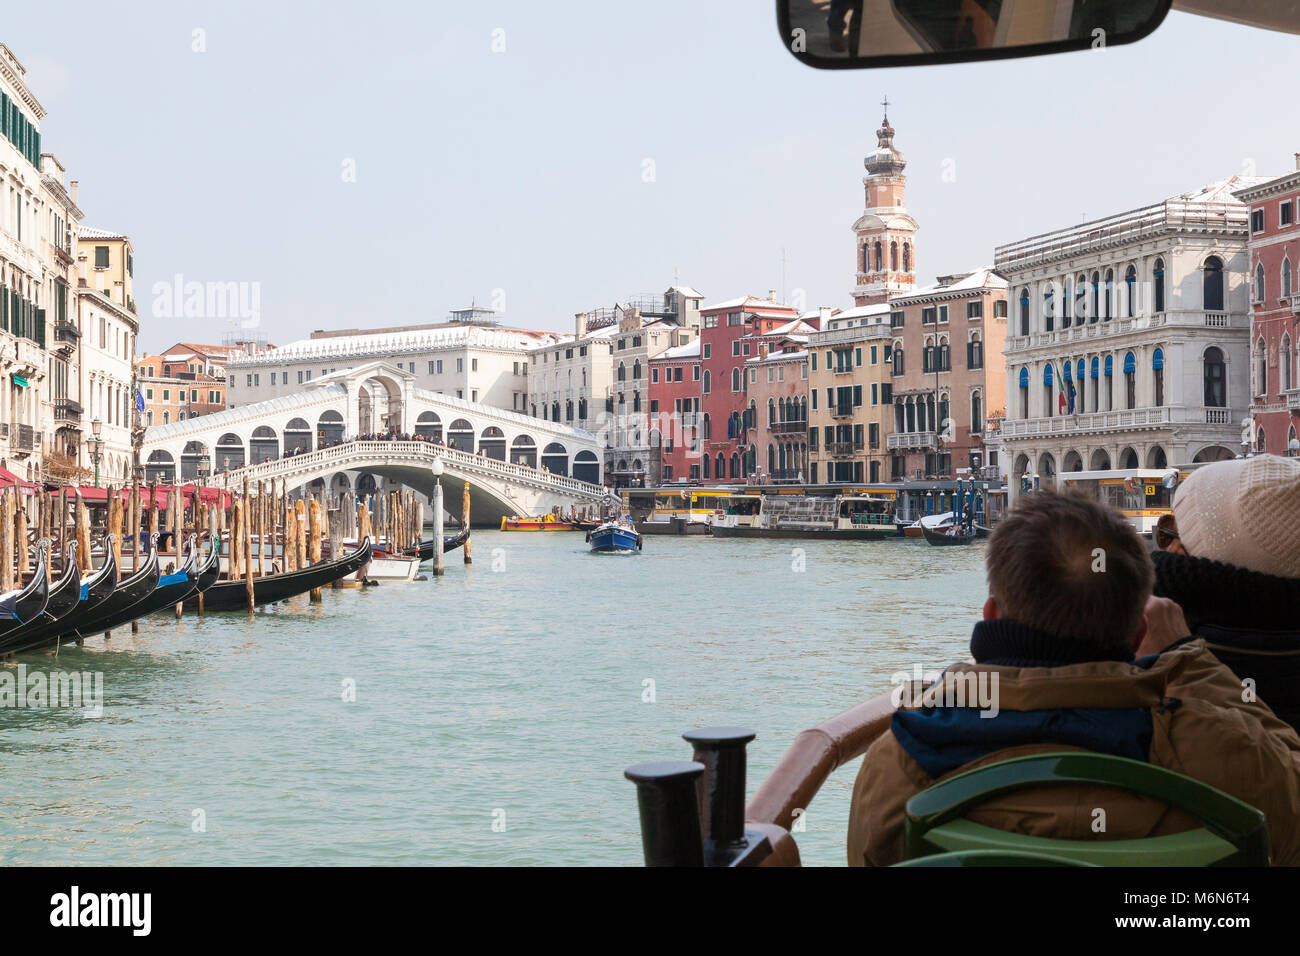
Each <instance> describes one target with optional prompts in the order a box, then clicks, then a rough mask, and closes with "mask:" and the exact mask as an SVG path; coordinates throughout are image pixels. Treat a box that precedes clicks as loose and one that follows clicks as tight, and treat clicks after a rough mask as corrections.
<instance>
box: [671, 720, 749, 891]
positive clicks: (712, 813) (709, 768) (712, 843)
mask: <svg viewBox="0 0 1300 956" xmlns="http://www.w3.org/2000/svg"><path fill="white" fill-rule="evenodd" d="M756 736H757V734H755V732H754V731H752V730H750V729H748V728H747V727H703V728H701V729H699V730H691V731H688V732H687V733H684V734H682V737H683V738H684V739H685V740H686V741H687V742H688V743H690V744H691V745H692V746H694V748H695V759H696V760H697V761H699V762H700V763H701V764H703V765H704V768H705V771H704V775H703V777H702V778H701V779H700V791H701V792H700V802H701V804H702V806H703V811H702V812H703V814H704V822H703V825H702V834H703V837H704V865H705V866H751V865H754V864H755V863H757V862H759V861H760V860H762V859H763V858H764V857H765V856H767V855H768V854H769V853H771V844H770V842H769V841H768V839H767V837H766V836H765V835H764V834H762V833H760V832H758V831H752V830H746V829H745V747H746V745H748V743H749V742H750V741H751V740H753V739H754V737H756Z"/></svg>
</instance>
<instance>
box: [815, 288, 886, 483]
mask: <svg viewBox="0 0 1300 956" xmlns="http://www.w3.org/2000/svg"><path fill="white" fill-rule="evenodd" d="M821 325H822V328H820V329H819V330H817V331H815V332H813V333H812V334H810V335H809V336H808V353H809V354H808V455H809V465H808V478H809V481H812V482H837V481H854V482H864V481H872V482H876V481H884V480H885V478H884V475H885V466H886V463H887V462H888V452H887V451H886V439H887V435H888V431H889V427H890V423H891V422H892V421H893V411H892V409H893V381H892V377H891V370H892V365H891V360H892V349H893V345H892V330H891V329H890V327H889V305H888V303H883V302H882V303H876V304H873V305H864V306H859V307H857V308H854V309H849V310H846V311H843V312H838V313H835V314H834V315H831V316H828V317H827V318H825V319H824V320H823V321H822V323H821Z"/></svg>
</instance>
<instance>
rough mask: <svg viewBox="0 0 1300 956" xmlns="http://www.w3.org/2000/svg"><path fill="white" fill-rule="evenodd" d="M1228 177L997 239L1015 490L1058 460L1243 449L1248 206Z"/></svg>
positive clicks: (1090, 466) (1050, 474)
mask: <svg viewBox="0 0 1300 956" xmlns="http://www.w3.org/2000/svg"><path fill="white" fill-rule="evenodd" d="M1260 182H1262V180H1261V179H1247V178H1243V177H1236V176H1234V177H1231V178H1229V179H1226V180H1222V181H1220V182H1216V183H1213V184H1211V185H1210V186H1207V187H1205V188H1203V189H1200V190H1196V191H1193V192H1190V193H1184V194H1182V195H1180V196H1175V197H1173V198H1172V199H1169V200H1166V201H1164V202H1161V203H1156V204H1154V205H1151V206H1146V207H1143V208H1140V209H1134V210H1130V211H1128V212H1124V213H1120V214H1118V215H1115V216H1111V217H1108V218H1106V219H1102V220H1097V221H1094V222H1088V223H1084V224H1082V225H1079V226H1071V227H1068V228H1065V229H1061V230H1057V231H1056V232H1052V233H1047V234H1045V235H1040V236H1034V237H1032V238H1029V239H1025V240H1022V241H1020V242H1016V243H1012V244H1009V245H1005V246H1001V247H999V248H998V249H997V251H996V256H995V268H996V269H997V270H998V271H999V272H1000V273H1001V274H1002V275H1003V276H1005V277H1006V279H1007V281H1008V286H1009V290H1008V296H1009V298H1010V301H1011V304H1010V311H1011V316H1010V318H1009V325H1008V329H1007V340H1006V349H1005V355H1006V373H1007V383H1006V416H1005V418H1004V420H1003V422H1002V426H1001V433H1000V441H1001V444H1002V447H1003V448H1004V449H1005V451H1004V458H1005V459H1006V462H1005V463H1006V464H1008V465H1009V467H1010V473H1009V476H1008V477H1009V478H1010V479H1011V480H1010V483H1009V486H1010V488H1011V493H1012V495H1013V496H1014V495H1015V494H1016V493H1017V491H1018V488H1019V486H1020V481H1019V479H1021V478H1022V476H1024V475H1026V474H1028V475H1030V476H1033V475H1037V476H1039V478H1040V479H1041V481H1042V483H1043V484H1044V485H1049V484H1052V483H1053V482H1054V477H1055V476H1056V475H1057V474H1059V473H1060V472H1062V471H1080V470H1107V469H1116V468H1119V469H1128V468H1139V467H1149V468H1164V467H1166V466H1168V465H1174V464H1182V463H1187V462H1201V461H1215V460H1219V459H1223V458H1230V457H1233V456H1234V455H1235V454H1237V453H1238V452H1239V451H1240V447H1241V430H1242V421H1243V418H1244V417H1245V416H1246V414H1247V409H1248V408H1249V406H1250V401H1251V399H1250V390H1251V375H1250V368H1249V365H1250V363H1249V355H1250V342H1249V337H1250V302H1249V292H1250V290H1249V280H1248V273H1249V269H1248V251H1247V238H1248V235H1247V227H1248V217H1249V209H1248V207H1247V206H1245V205H1243V204H1242V203H1241V202H1240V201H1239V200H1238V199H1236V198H1235V197H1234V195H1233V193H1234V191H1236V190H1239V189H1243V188H1246V187H1250V186H1254V185H1257V184H1258V183H1260Z"/></svg>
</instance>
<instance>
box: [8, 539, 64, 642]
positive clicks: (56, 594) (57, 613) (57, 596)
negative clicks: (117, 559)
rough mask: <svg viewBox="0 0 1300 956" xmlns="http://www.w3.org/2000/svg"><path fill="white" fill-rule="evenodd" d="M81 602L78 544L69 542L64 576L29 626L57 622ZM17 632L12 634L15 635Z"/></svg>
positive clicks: (53, 587)
mask: <svg viewBox="0 0 1300 956" xmlns="http://www.w3.org/2000/svg"><path fill="white" fill-rule="evenodd" d="M80 600H81V571H80V570H79V569H78V568H77V542H75V541H69V542H68V550H67V552H66V553H65V554H64V556H63V575H62V576H61V577H60V578H59V580H57V581H55V582H54V584H53V586H52V587H51V588H50V597H49V600H48V601H46V602H45V609H44V610H43V611H41V613H40V614H39V615H38V616H37V618H36V619H35V620H33V621H29V622H28V624H29V625H30V626H31V627H33V628H34V627H36V626H37V625H39V624H44V623H46V622H49V621H57V620H58V619H59V618H61V617H63V616H64V615H66V614H67V613H68V612H69V611H71V610H72V609H73V608H74V607H76V606H77V602H78V601H80ZM14 633H16V632H11V634H14Z"/></svg>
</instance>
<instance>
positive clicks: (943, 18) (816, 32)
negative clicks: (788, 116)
mask: <svg viewBox="0 0 1300 956" xmlns="http://www.w3.org/2000/svg"><path fill="white" fill-rule="evenodd" d="M1171 3H1172V0H777V4H776V7H777V20H778V22H779V23H780V27H781V36H782V38H783V42H784V43H785V44H786V46H787V47H789V49H790V52H791V53H793V54H794V55H795V57H796V58H798V59H799V60H800V61H801V62H803V63H806V64H808V65H809V66H814V67H818V68H821V69H867V68H871V67H881V66H914V65H924V64H930V63H959V62H963V61H967V60H996V59H1001V58H1003V57H1019V56H1037V55H1039V54H1043V53H1063V52H1066V51H1068V50H1086V49H1093V48H1098V47H1106V46H1119V45H1121V44H1124V43H1132V42H1134V41H1135V40H1140V39H1142V38H1143V37H1144V36H1146V35H1147V34H1148V33H1150V32H1151V31H1152V30H1154V29H1155V28H1156V27H1158V26H1159V25H1160V24H1161V22H1162V21H1163V20H1164V18H1165V15H1166V14H1167V13H1168V12H1169V7H1170V4H1171Z"/></svg>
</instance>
